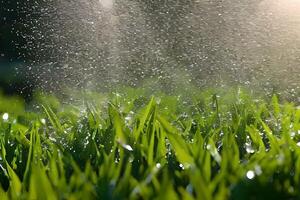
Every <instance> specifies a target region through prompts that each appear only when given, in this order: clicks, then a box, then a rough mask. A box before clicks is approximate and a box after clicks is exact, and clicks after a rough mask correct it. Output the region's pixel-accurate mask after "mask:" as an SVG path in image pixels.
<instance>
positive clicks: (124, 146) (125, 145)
mask: <svg viewBox="0 0 300 200" xmlns="http://www.w3.org/2000/svg"><path fill="white" fill-rule="evenodd" d="M122 147H123V148H124V149H126V150H128V151H133V148H132V147H131V146H130V145H128V144H122Z"/></svg>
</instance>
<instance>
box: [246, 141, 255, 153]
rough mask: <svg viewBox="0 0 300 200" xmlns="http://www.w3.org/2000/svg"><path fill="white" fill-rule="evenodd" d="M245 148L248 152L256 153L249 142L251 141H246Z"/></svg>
mask: <svg viewBox="0 0 300 200" xmlns="http://www.w3.org/2000/svg"><path fill="white" fill-rule="evenodd" d="M245 148H246V151H247V153H254V152H255V150H254V149H253V147H252V145H251V143H249V142H246V143H245Z"/></svg>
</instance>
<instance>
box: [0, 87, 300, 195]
mask: <svg viewBox="0 0 300 200" xmlns="http://www.w3.org/2000/svg"><path fill="white" fill-rule="evenodd" d="M150 96H151V95H149V94H146V93H145V92H143V91H142V90H138V89H128V90H126V92H124V93H123V94H103V95H101V94H85V98H84V100H80V99H77V100H73V102H72V103H65V104H62V103H60V101H58V100H57V99H55V98H54V97H50V96H38V97H36V99H37V100H36V103H35V105H34V106H32V107H31V108H30V109H28V108H27V109H24V105H21V104H18V106H15V107H14V108H12V109H10V107H9V105H10V103H9V102H13V100H12V98H10V99H9V100H6V98H4V97H1V98H0V99H1V103H0V104H1V105H6V106H0V114H1V115H0V116H1V118H0V148H1V153H0V183H1V185H0V199H2V200H5V199H51V200H53V199H203V200H210V199H219V200H222V199H249V200H250V199H280V200H282V199H300V189H299V188H300V110H299V109H297V107H296V105H294V104H292V103H278V98H277V97H276V96H274V97H273V98H272V99H267V100H264V99H257V98H253V96H252V95H250V94H249V93H247V92H245V91H242V90H238V91H237V90H234V89H233V90H226V91H213V90H207V91H202V92H198V93H197V92H195V93H193V95H192V96H190V98H189V97H188V96H189V95H188V94H185V95H181V96H172V95H165V94H155V97H150ZM18 101H19V100H18Z"/></svg>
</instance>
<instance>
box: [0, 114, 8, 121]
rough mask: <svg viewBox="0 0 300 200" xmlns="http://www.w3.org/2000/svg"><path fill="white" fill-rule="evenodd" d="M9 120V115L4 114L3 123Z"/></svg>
mask: <svg viewBox="0 0 300 200" xmlns="http://www.w3.org/2000/svg"><path fill="white" fill-rule="evenodd" d="M8 118H9V115H8V113H4V114H3V116H2V119H3V121H7V120H8Z"/></svg>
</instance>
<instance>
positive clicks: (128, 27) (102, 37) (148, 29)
mask: <svg viewBox="0 0 300 200" xmlns="http://www.w3.org/2000/svg"><path fill="white" fill-rule="evenodd" d="M23 4H24V6H23V7H22V9H24V10H26V12H27V13H28V15H26V16H27V17H26V18H25V19H22V20H20V21H19V22H18V23H21V24H24V26H25V27H26V30H27V31H26V32H19V33H18V34H20V35H21V36H22V37H23V38H25V40H26V45H19V46H18V48H20V49H26V52H27V53H26V56H24V57H25V59H26V60H27V65H28V67H26V68H22V69H19V72H20V73H25V74H27V76H28V77H30V83H31V84H32V85H38V86H40V87H42V88H45V89H47V88H48V89H56V88H59V87H60V86H62V85H68V86H72V87H74V86H75V87H79V88H90V89H100V90H101V89H103V88H110V87H111V86H112V85H115V84H120V83H121V84H127V85H130V86H138V85H140V84H141V83H142V82H145V81H148V82H153V83H155V84H157V85H159V86H161V87H162V88H167V89H168V88H169V87H172V86H173V85H176V83H177V84H178V83H180V84H194V85H197V86H201V87H202V86H208V85H216V86H224V85H232V84H237V83H238V84H243V85H246V86H250V87H255V88H260V89H267V90H269V89H271V90H272V89H274V88H275V89H276V90H277V89H278V90H284V91H288V92H289V93H294V95H296V93H297V92H299V90H300V89H299V80H300V76H299V74H300V66H299V65H300V39H299V38H300V37H299V36H300V1H299V0H254V1H246V0H231V1H209V0H206V1H202V0H201V1H199V0H182V1H174V0H172V1H171V0H165V1H148V0H114V1H112V0H89V1H87V0H73V1H68V0H55V1H49V2H48V1H45V2H44V1H35V3H34V1H28V3H23ZM26 5H27V8H26ZM25 8H26V9H25ZM22 9H20V10H22ZM20 56H21V57H22V55H20ZM24 69H25V70H24ZM174 87H175V86H174Z"/></svg>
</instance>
